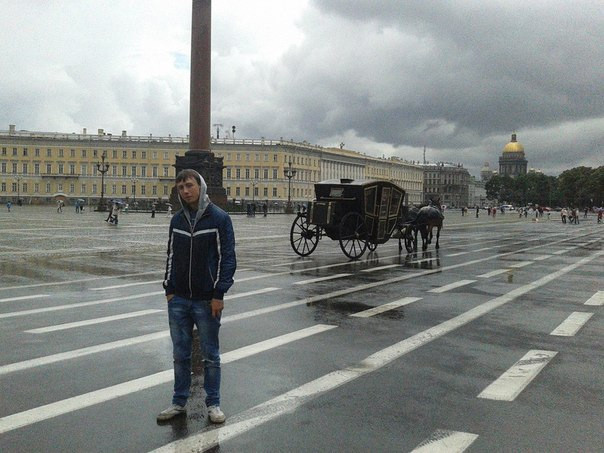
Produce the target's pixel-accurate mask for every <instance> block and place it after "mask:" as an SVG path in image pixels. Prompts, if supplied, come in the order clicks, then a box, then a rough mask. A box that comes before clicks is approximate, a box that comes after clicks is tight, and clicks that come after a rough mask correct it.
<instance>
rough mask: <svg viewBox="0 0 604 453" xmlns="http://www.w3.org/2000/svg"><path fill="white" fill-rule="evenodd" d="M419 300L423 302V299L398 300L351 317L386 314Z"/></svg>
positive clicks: (405, 298)
mask: <svg viewBox="0 0 604 453" xmlns="http://www.w3.org/2000/svg"><path fill="white" fill-rule="evenodd" d="M418 300H421V297H403V298H402V299H399V300H396V301H394V302H388V303H387V304H383V305H380V306H378V307H373V308H370V309H368V310H363V311H360V312H358V313H353V314H351V315H350V316H352V317H355V318H369V317H371V316H374V315H377V314H380V313H384V312H386V311H389V310H394V309H395V308H398V307H402V306H403V305H409V304H411V303H413V302H417V301H418Z"/></svg>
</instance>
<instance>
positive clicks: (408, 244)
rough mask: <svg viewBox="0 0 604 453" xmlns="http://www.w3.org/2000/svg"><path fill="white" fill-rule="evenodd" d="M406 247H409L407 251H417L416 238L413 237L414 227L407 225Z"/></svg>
mask: <svg viewBox="0 0 604 453" xmlns="http://www.w3.org/2000/svg"><path fill="white" fill-rule="evenodd" d="M404 238H405V249H407V253H413V252H414V251H415V240H414V238H413V228H411V227H409V226H408V227H406V228H405V234H404Z"/></svg>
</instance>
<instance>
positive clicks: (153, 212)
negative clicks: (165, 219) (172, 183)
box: [151, 205, 155, 219]
mask: <svg viewBox="0 0 604 453" xmlns="http://www.w3.org/2000/svg"><path fill="white" fill-rule="evenodd" d="M151 218H152V219H154V218H155V205H152V206H151Z"/></svg>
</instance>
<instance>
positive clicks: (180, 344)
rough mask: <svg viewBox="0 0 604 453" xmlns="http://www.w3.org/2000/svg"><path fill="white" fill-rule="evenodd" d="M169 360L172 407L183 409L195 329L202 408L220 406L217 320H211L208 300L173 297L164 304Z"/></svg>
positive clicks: (188, 393) (189, 378)
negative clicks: (171, 361) (203, 397)
mask: <svg viewBox="0 0 604 453" xmlns="http://www.w3.org/2000/svg"><path fill="white" fill-rule="evenodd" d="M168 318H169V320H170V336H171V337H172V356H173V358H174V396H173V397H172V404H178V405H180V406H184V405H185V404H186V403H187V399H188V398H189V395H190V394H191V392H190V389H191V349H192V345H193V325H196V326H197V332H198V333H199V340H200V343H201V355H202V359H203V365H204V367H203V370H204V379H203V389H204V390H205V392H206V406H208V407H210V406H218V405H220V352H219V344H218V331H219V329H220V316H218V317H213V316H212V310H211V306H210V301H209V300H191V299H185V298H184V297H180V296H174V297H173V298H172V300H171V301H170V302H168Z"/></svg>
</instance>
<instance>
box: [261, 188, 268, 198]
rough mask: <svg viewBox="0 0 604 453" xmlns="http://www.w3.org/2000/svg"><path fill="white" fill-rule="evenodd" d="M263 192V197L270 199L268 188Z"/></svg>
mask: <svg viewBox="0 0 604 453" xmlns="http://www.w3.org/2000/svg"><path fill="white" fill-rule="evenodd" d="M262 192H263V196H264V197H265V198H266V197H268V187H265V188H264V190H263V191H262Z"/></svg>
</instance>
